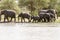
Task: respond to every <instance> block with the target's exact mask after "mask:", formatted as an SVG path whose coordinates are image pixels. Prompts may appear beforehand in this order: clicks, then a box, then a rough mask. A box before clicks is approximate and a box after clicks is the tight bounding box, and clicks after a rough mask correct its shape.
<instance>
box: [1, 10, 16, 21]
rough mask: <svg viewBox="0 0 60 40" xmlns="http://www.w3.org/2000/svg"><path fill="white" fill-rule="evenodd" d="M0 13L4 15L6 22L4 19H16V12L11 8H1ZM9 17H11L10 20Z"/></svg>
mask: <svg viewBox="0 0 60 40" xmlns="http://www.w3.org/2000/svg"><path fill="white" fill-rule="evenodd" d="M0 15H4V22H6V19H7V21H8V22H11V21H12V19H13V18H14V22H15V21H16V13H15V12H14V11H12V10H2V11H1V14H0ZM9 18H11V20H10V21H9Z"/></svg>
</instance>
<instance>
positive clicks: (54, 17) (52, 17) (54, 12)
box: [47, 9, 58, 21]
mask: <svg viewBox="0 0 60 40" xmlns="http://www.w3.org/2000/svg"><path fill="white" fill-rule="evenodd" d="M47 13H49V14H50V16H51V20H52V21H55V20H56V19H57V18H58V17H57V12H56V11H55V10H53V9H49V10H48V11H47Z"/></svg>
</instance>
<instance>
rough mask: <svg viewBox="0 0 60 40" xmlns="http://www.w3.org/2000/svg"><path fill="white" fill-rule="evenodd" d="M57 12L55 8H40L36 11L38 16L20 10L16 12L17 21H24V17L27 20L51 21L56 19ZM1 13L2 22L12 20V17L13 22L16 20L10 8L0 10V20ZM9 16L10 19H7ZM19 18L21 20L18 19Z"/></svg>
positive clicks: (14, 13)
mask: <svg viewBox="0 0 60 40" xmlns="http://www.w3.org/2000/svg"><path fill="white" fill-rule="evenodd" d="M56 13H57V12H56V11H55V10H40V11H39V12H38V16H34V15H30V14H28V13H23V12H21V13H20V14H18V16H17V18H18V22H23V21H24V22H26V20H25V19H27V20H28V22H52V21H55V20H56V17H57V14H56ZM1 15H4V22H6V20H7V22H12V19H14V22H16V12H14V11H11V10H2V11H1V13H0V21H1V20H2V19H1ZM9 18H10V20H9ZM20 18H21V19H20ZM20 20H21V21H20Z"/></svg>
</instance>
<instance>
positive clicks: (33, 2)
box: [0, 0, 60, 16]
mask: <svg viewBox="0 0 60 40" xmlns="http://www.w3.org/2000/svg"><path fill="white" fill-rule="evenodd" d="M17 1H18V3H16V0H1V1H0V10H3V9H11V10H15V11H16V12H17V13H19V12H21V10H22V8H24V7H25V9H26V10H28V11H30V13H31V15H37V14H38V11H39V10H41V9H43V8H52V9H56V11H57V12H58V13H57V15H58V16H60V0H17Z"/></svg>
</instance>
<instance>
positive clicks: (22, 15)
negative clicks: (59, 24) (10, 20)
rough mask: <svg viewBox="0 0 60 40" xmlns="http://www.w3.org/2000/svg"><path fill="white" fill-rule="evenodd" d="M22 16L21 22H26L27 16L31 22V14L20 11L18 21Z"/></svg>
mask: <svg viewBox="0 0 60 40" xmlns="http://www.w3.org/2000/svg"><path fill="white" fill-rule="evenodd" d="M20 17H21V22H22V21H23V20H24V22H25V18H26V19H28V21H29V22H31V20H30V19H31V16H30V14H27V13H20V14H19V15H18V21H19V18H20Z"/></svg>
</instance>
